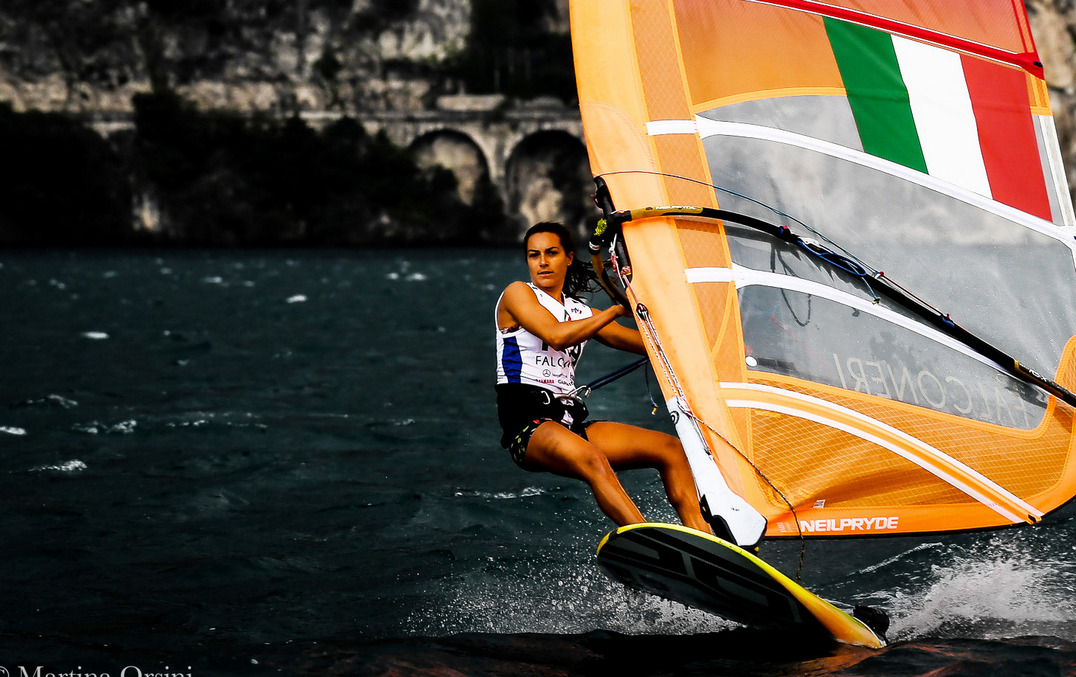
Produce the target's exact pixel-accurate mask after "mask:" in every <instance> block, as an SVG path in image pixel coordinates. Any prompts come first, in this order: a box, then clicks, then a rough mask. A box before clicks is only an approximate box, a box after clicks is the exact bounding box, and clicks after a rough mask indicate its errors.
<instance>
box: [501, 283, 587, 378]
mask: <svg viewBox="0 0 1076 677" xmlns="http://www.w3.org/2000/svg"><path fill="white" fill-rule="evenodd" d="M527 286H528V287H530V288H531V290H533V291H534V295H535V296H537V297H538V303H540V304H542V307H543V308H545V309H546V310H548V311H549V312H550V313H552V314H553V317H555V318H557V321H558V322H564V321H567V320H581V319H585V318H588V317H590V316H591V315H593V314H594V311H593V310H591V309H590V306H588V305H586V304H585V303H583V302H581V301H577V300H575V299H573V298H572V297H570V296H566V297H564V303H561V302H559V301H557V300H556V299H554V298H553V297H552V296H550V295H549V294H547V293H545V292H544V291H542V290H541V289H539V288H538V287H536V286H534V285H533V284H531V283H530V282H528V283H527ZM501 296H502V297H503V296H504V295H503V294H502V295H501ZM497 305H498V306H499V305H500V300H498V301H497ZM494 322H496V319H495V320H494ZM494 326H495V327H496V324H494ZM586 343H587V342H586V341H583V342H582V343H580V344H578V345H574V346H569V347H567V348H565V349H564V350H556V349H555V348H552V347H550V346H548V345H546V343H545V341H543V340H542V339H540V338H538V337H537V336H535V335H534V334H532V333H530V332H529V331H527V330H526V329H524V328H523V327H518V328H517V329H514V330H512V331H510V332H502V331H501V330H500V329H499V328H498V329H497V383H499V384H500V383H528V384H530V385H535V386H541V387H543V388H548V389H549V390H552V391H553V392H555V393H557V394H558V395H565V394H567V393H570V392H571V391H572V390H574V389H575V365H576V363H578V362H579V356H580V355H582V354H583V346H585V345H586Z"/></svg>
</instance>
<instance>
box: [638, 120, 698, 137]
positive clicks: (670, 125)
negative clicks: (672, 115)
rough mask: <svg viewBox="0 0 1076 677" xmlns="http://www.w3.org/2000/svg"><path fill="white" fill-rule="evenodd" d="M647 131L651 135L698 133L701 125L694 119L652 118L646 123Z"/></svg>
mask: <svg viewBox="0 0 1076 677" xmlns="http://www.w3.org/2000/svg"><path fill="white" fill-rule="evenodd" d="M646 133H647V134H649V135H650V136H663V135H665V134H698V133H699V126H698V124H696V123H695V121H694V120H652V121H650V122H648V123H646Z"/></svg>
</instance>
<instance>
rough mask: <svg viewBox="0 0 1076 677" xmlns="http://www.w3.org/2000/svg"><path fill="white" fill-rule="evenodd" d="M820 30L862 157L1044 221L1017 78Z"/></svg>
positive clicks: (1005, 70)
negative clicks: (920, 174)
mask: <svg viewBox="0 0 1076 677" xmlns="http://www.w3.org/2000/svg"><path fill="white" fill-rule="evenodd" d="M825 27H826V35H827V37H828V38H829V42H830V46H831V47H832V49H833V54H834V56H835V57H836V60H837V67H838V69H839V70H840V74H841V79H842V80H843V81H844V86H845V89H846V90H847V93H848V100H849V103H850V104H851V108H852V114H853V116H854V117H855V120H856V126H857V127H858V129H859V135H860V140H861V141H862V143H863V150H864V151H866V152H867V153H870V154H871V155H875V156H878V157H881V158H884V159H886V160H890V161H892V162H896V163H899V164H901V165H904V166H906V167H910V168H912V169H916V170H919V171H922V172H926V173H927V174H929V175H930V176H932V177H936V178H938V179H941V180H944V181H948V182H950V183H953V184H956V185H958V186H961V187H963V188H965V189H967V190H970V191H973V192H975V193H978V194H980V195H985V196H987V197H991V198H992V199H994V200H997V201H998V202H1002V203H1004V204H1007V205H1010V206H1012V207H1016V208H1017V209H1020V210H1021V211H1024V212H1027V213H1030V214H1033V215H1035V216H1039V217H1041V218H1044V219H1047V220H1050V218H1051V210H1050V199H1049V194H1048V192H1047V187H1046V179H1045V177H1044V175H1043V162H1042V158H1041V157H1040V152H1039V143H1038V139H1037V135H1036V131H1035V122H1034V120H1033V119H1032V115H1031V105H1030V97H1029V94H1028V85H1027V78H1026V77H1025V75H1024V73H1023V72H1022V71H1020V70H1018V69H1015V68H1010V67H1006V66H1004V65H1001V64H998V63H994V62H992V61H987V60H985V59H979V58H976V57H972V56H966V55H961V54H959V53H957V52H951V51H948V50H945V49H941V48H939V47H934V46H931V45H927V44H924V43H921V42H917V41H914V40H910V39H907V38H902V37H899V36H894V35H890V34H889V33H885V32H883V31H879V30H875V29H872V28H867V27H863V26H859V25H856V24H851V23H847V22H844V21H838V20H833V19H829V18H827V19H825Z"/></svg>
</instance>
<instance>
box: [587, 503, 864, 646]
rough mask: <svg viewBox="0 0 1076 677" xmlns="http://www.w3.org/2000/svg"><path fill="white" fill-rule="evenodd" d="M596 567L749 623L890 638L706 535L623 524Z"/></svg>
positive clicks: (849, 638) (854, 639)
mask: <svg viewBox="0 0 1076 677" xmlns="http://www.w3.org/2000/svg"><path fill="white" fill-rule="evenodd" d="M598 564H599V565H601V567H602V568H603V569H604V570H605V572H606V573H607V574H609V576H611V577H612V578H613V579H614V580H617V581H620V582H621V583H624V584H625V585H627V586H629V587H632V588H636V589H639V590H643V591H645V592H649V593H652V594H655V595H658V596H660V597H664V598H666V599H671V600H673V601H676V602H680V603H681V604H686V605H688V606H691V607H695V608H698V609H702V610H704V611H709V612H711V613H715V614H717V615H719V616H722V617H724V618H728V619H729V620H733V621H736V622H739V623H743V624H745V625H752V626H758V627H775V628H781V629H784V630H792V631H796V632H801V633H817V634H824V635H829V636H831V637H833V638H834V639H836V640H837V641H840V642H844V643H847V644H854V645H857V646H865V647H870V648H881V647H883V646H885V639H884V637H883V636H881V634H880V633H875V631H874V630H872V629H871V628H870V627H868V626H867V625H866V623H864V622H863V621H861V620H859V619H858V618H855V617H854V616H852V615H851V614H849V613H847V612H845V611H842V610H841V609H838V608H837V607H835V606H834V605H833V604H831V603H829V602H827V601H826V600H824V599H822V598H820V597H818V596H817V595H815V594H814V593H812V592H810V591H809V590H807V589H806V588H804V587H803V586H801V585H799V584H798V583H796V582H795V581H793V580H792V579H790V578H789V577H787V576H785V575H784V574H782V573H781V572H780V571H778V570H777V569H774V568H773V567H772V566H770V565H769V564H767V563H766V562H765V561H763V560H762V559H759V558H758V557H757V556H756V555H754V554H752V553H750V552H748V551H746V550H744V549H742V548H739V547H737V546H735V545H733V544H731V543H728V542H726V541H723V540H721V539H719V538H715V537H714V536H711V535H710V534H704V533H702V532H701V531H696V530H694V529H689V528H687V527H682V526H679V525H676V524H656V523H649V524H632V525H629V526H625V527H620V528H619V529H617V530H616V531H613V532H610V533H609V534H607V535H606V536H605V538H604V539H602V542H601V544H600V545H599V546H598Z"/></svg>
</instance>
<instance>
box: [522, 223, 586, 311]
mask: <svg viewBox="0 0 1076 677" xmlns="http://www.w3.org/2000/svg"><path fill="white" fill-rule="evenodd" d="M538 233H552V234H553V235H556V236H557V237H558V238H560V246H561V248H563V249H564V251H565V252H571V253H572V254H573V257H572V263H571V265H569V266H568V274H567V275H566V276H565V277H564V295H565V296H571V297H573V298H576V299H579V295H580V294H583V293H589V292H594V291H597V288H596V287H595V286H594V285H593V284H591V283H592V282H594V281H595V279H596V278H595V277H594V271H593V270H592V269H591V267H590V262H589V261H587V260H586V259H584V258H583V257H581V256H579V254H578V253H576V251H575V238H573V237H572V233H571V231H569V230H568V229H567V228H565V227H564V224H562V223H557V222H555V221H542V222H541V223H536V224H534V225H533V226H531V227H530V228H528V229H527V232H526V233H525V234H524V235H523V257H524V258H526V257H527V242H528V241H530V239H531V235H536V234H538ZM580 300H582V299H580Z"/></svg>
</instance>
